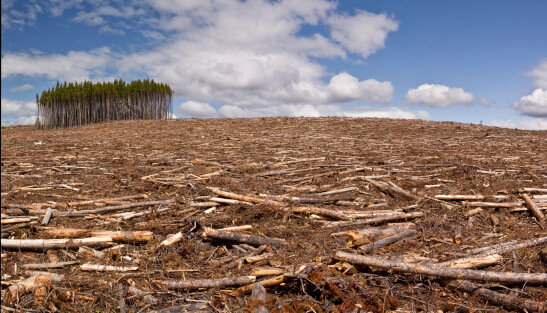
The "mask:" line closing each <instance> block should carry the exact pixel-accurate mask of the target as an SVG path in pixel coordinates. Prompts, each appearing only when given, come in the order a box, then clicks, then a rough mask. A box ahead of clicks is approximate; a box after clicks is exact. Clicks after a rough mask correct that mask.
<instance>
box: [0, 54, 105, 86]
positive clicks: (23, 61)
mask: <svg viewBox="0 0 547 313" xmlns="http://www.w3.org/2000/svg"><path fill="white" fill-rule="evenodd" d="M112 60H113V57H112V55H111V53H110V49H109V48H107V47H103V48H99V49H95V50H91V51H89V52H83V51H70V52H68V53H67V54H49V55H47V54H28V53H6V54H4V55H3V56H2V64H1V65H2V69H1V72H2V78H8V77H11V76H16V75H25V76H31V77H34V76H42V75H44V76H47V77H48V78H50V79H59V80H67V81H75V80H79V81H82V80H84V79H89V77H90V76H91V75H98V74H102V73H103V70H104V68H105V67H107V66H108V65H109V63H110V62H111V61H112Z"/></svg>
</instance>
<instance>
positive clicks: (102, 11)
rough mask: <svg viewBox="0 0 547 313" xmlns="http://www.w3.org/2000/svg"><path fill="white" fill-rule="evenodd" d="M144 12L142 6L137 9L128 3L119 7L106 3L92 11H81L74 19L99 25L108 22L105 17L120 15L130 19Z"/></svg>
mask: <svg viewBox="0 0 547 313" xmlns="http://www.w3.org/2000/svg"><path fill="white" fill-rule="evenodd" d="M144 13H145V12H144V10H143V9H141V8H137V9H136V8H133V7H131V6H127V5H124V6H121V7H120V8H119V9H118V8H115V7H113V6H110V5H104V6H99V7H97V8H95V10H93V11H90V12H86V11H80V12H78V13H77V14H76V17H74V18H73V19H72V21H74V22H81V23H84V24H87V25H91V26H97V25H102V24H105V23H106V22H107V20H106V19H105V18H104V17H119V18H124V19H128V18H133V17H134V16H136V15H142V14H144Z"/></svg>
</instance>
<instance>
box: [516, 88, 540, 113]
mask: <svg viewBox="0 0 547 313" xmlns="http://www.w3.org/2000/svg"><path fill="white" fill-rule="evenodd" d="M513 106H514V108H515V109H517V110H518V111H519V112H521V113H522V114H524V115H528V116H533V117H547V90H544V89H541V88H538V89H536V90H534V92H532V94H531V95H528V96H524V97H522V98H520V100H519V101H515V102H514V103H513Z"/></svg>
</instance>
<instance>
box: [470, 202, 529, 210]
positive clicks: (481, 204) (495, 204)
mask: <svg viewBox="0 0 547 313" xmlns="http://www.w3.org/2000/svg"><path fill="white" fill-rule="evenodd" d="M521 205H522V203H521V202H477V201H475V202H470V201H462V206H463V207H469V208H472V207H481V208H516V207H520V206H521Z"/></svg>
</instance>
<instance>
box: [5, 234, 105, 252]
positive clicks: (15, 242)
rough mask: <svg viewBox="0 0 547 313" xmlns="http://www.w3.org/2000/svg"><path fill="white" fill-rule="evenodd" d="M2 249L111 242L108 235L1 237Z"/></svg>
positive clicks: (61, 246)
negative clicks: (71, 237)
mask: <svg viewBox="0 0 547 313" xmlns="http://www.w3.org/2000/svg"><path fill="white" fill-rule="evenodd" d="M0 242H1V244H0V246H1V247H2V249H12V250H13V249H15V250H48V249H76V248H79V247H82V246H86V247H108V246H111V245H112V244H113V241H112V238H110V237H91V238H81V239H2V240H1V241H0Z"/></svg>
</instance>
